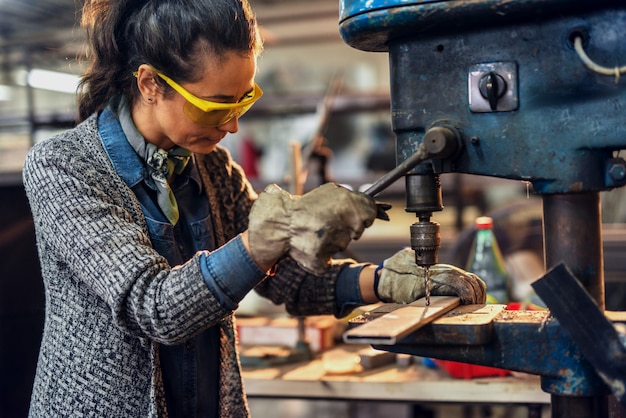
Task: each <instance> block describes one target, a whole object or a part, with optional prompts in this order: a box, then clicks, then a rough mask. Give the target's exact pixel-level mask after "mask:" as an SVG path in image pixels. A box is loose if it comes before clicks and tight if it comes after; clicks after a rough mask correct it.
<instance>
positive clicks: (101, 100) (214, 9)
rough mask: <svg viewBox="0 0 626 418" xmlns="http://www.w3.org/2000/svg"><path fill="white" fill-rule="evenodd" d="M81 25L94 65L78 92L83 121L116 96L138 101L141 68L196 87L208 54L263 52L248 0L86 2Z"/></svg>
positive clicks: (122, 0)
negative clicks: (146, 66) (137, 73)
mask: <svg viewBox="0 0 626 418" xmlns="http://www.w3.org/2000/svg"><path fill="white" fill-rule="evenodd" d="M81 26H82V27H84V28H85V29H86V31H87V41H88V46H89V50H88V51H87V53H88V58H89V61H90V65H89V68H88V69H87V71H86V72H85V73H84V75H83V77H82V79H81V82H80V87H79V95H78V117H79V120H80V121H82V120H84V119H86V118H87V117H88V116H89V115H91V114H92V113H94V112H97V111H100V110H102V109H104V108H105V107H106V105H107V104H108V102H109V100H110V99H111V98H113V97H115V96H118V95H126V96H127V97H128V98H129V100H130V101H131V102H134V101H135V100H136V98H137V96H138V89H137V83H136V82H135V77H134V76H133V74H132V73H133V71H136V70H137V68H138V67H139V65H141V64H150V65H153V66H154V67H155V68H157V69H159V70H160V71H163V72H164V73H165V74H167V75H169V76H170V77H172V78H175V79H176V81H179V82H193V81H197V80H198V79H199V78H200V77H201V74H202V71H203V68H201V65H200V63H201V60H202V59H203V58H204V57H205V56H206V55H207V54H214V55H216V56H217V57H222V56H224V55H225V54H226V53H228V52H236V53H240V54H243V55H250V54H255V55H258V54H259V53H260V52H261V49H262V48H263V46H262V41H261V39H260V35H259V32H258V28H257V22H256V18H255V16H254V14H253V12H252V9H251V8H250V5H249V4H248V0H147V1H146V0H117V1H116V0H86V1H85V5H84V7H83V13H82V19H81Z"/></svg>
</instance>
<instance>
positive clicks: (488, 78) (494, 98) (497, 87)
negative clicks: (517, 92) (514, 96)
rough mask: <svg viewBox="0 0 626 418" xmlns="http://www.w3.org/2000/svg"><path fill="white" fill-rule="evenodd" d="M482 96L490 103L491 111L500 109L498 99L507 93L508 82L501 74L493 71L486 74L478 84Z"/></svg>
mask: <svg viewBox="0 0 626 418" xmlns="http://www.w3.org/2000/svg"><path fill="white" fill-rule="evenodd" d="M478 89H479V90H480V94H481V96H483V97H484V98H485V99H487V100H488V101H489V107H490V108H491V110H496V109H497V107H498V99H500V98H501V97H502V96H504V93H506V81H505V80H504V78H503V77H502V76H501V75H500V74H496V73H494V72H493V71H491V72H489V73H487V74H485V75H484V76H483V77H482V78H481V79H480V82H479V84H478Z"/></svg>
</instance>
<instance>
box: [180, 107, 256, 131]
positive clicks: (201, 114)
mask: <svg viewBox="0 0 626 418" xmlns="http://www.w3.org/2000/svg"><path fill="white" fill-rule="evenodd" d="M252 104H253V103H250V104H246V105H244V106H240V107H236V108H233V109H222V110H210V111H208V112H205V111H203V110H201V109H199V108H197V107H196V106H194V105H193V104H191V103H190V102H188V101H186V102H185V104H184V106H183V113H184V114H185V116H187V117H188V118H189V120H191V121H192V122H193V123H196V124H198V125H200V126H204V127H207V128H209V127H216V126H222V125H224V124H226V123H228V122H230V121H231V120H233V119H234V118H238V117H240V116H241V115H243V114H244V113H246V112H247V111H248V109H250V107H252Z"/></svg>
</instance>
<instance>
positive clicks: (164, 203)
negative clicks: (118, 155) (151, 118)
mask: <svg viewBox="0 0 626 418" xmlns="http://www.w3.org/2000/svg"><path fill="white" fill-rule="evenodd" d="M118 117H119V120H120V124H121V125H122V130H123V131H124V134H125V135H126V138H127V139H128V142H129V143H130V145H131V146H132V147H133V149H134V150H135V152H136V153H137V155H139V157H141V158H142V159H143V160H144V161H145V163H146V168H147V169H148V173H149V174H150V177H152V180H154V185H155V186H156V189H157V204H158V205H159V208H161V211H162V212H163V214H164V215H165V216H166V217H167V219H168V220H169V221H170V222H171V224H172V225H176V223H177V222H178V218H179V213H178V204H177V203H176V198H175V197H174V192H172V189H171V188H170V185H169V183H168V180H169V179H170V178H171V177H172V175H173V174H180V173H182V172H183V170H185V167H186V166H187V163H188V162H189V159H190V158H191V151H188V150H186V149H183V148H181V147H174V148H172V149H171V150H169V151H166V150H163V149H161V148H158V147H157V146H156V145H154V144H152V143H150V142H146V140H145V139H144V137H143V136H141V134H140V133H139V131H137V128H136V127H135V124H134V122H133V120H132V118H131V115H130V111H129V109H128V105H127V103H126V101H125V100H122V101H121V103H120V105H119V109H118Z"/></svg>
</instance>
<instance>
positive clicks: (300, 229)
mask: <svg viewBox="0 0 626 418" xmlns="http://www.w3.org/2000/svg"><path fill="white" fill-rule="evenodd" d="M381 208H382V209H381ZM386 209H389V206H388V205H387V206H385V205H382V204H380V205H377V203H376V202H375V201H374V199H372V198H371V197H369V196H367V195H365V194H363V193H356V192H352V191H350V190H348V189H346V188H345V187H341V186H339V185H337V184H335V183H326V184H324V185H322V186H320V187H318V188H316V189H314V190H312V191H310V192H308V193H306V194H304V195H302V196H294V195H291V194H290V193H288V192H286V191H285V190H283V189H281V188H280V187H278V186H277V185H275V184H271V185H269V186H267V187H266V188H265V190H264V191H263V193H261V194H260V195H259V197H258V199H257V200H256V202H254V205H253V206H252V210H251V211H250V218H249V226H248V233H249V242H250V252H251V253H252V254H251V255H252V258H253V259H254V260H255V261H256V262H257V263H258V264H260V265H263V266H271V265H273V264H274V263H275V262H276V261H277V260H278V258H280V257H281V256H282V255H283V254H285V253H286V252H289V255H291V257H292V258H293V259H295V260H296V261H297V262H298V263H300V265H301V266H302V267H304V268H305V269H306V270H308V271H310V272H312V273H314V274H321V273H323V272H324V271H325V269H326V267H327V266H328V265H329V263H330V258H331V257H332V255H333V254H335V253H336V252H338V251H341V250H343V249H345V248H346V247H347V246H348V244H349V243H350V241H351V240H353V239H355V240H356V239H358V238H359V237H360V236H361V234H362V233H363V230H365V228H367V227H369V226H371V225H372V223H373V222H374V219H375V218H376V217H380V218H383V219H384V218H385V217H386V214H385V213H384V211H385V210H386Z"/></svg>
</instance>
